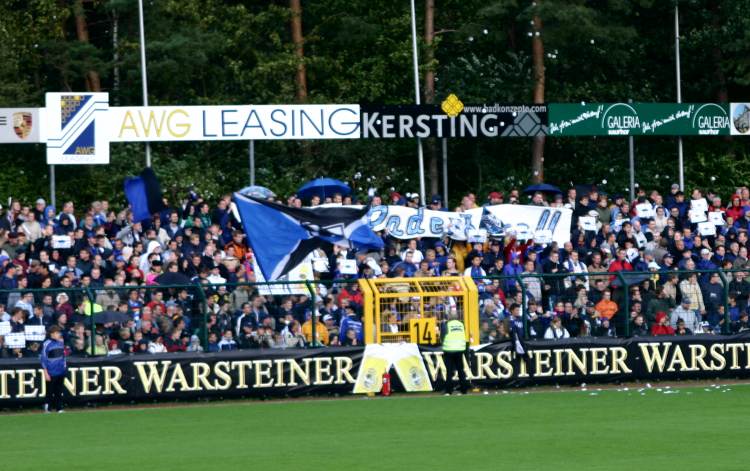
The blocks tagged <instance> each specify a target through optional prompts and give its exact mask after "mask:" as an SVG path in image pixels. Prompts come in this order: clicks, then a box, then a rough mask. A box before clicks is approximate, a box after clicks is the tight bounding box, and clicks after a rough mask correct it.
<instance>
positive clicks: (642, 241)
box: [634, 232, 648, 249]
mask: <svg viewBox="0 0 750 471" xmlns="http://www.w3.org/2000/svg"><path fill="white" fill-rule="evenodd" d="M634 236H635V242H636V243H637V244H638V248H639V249H641V248H643V247H645V246H646V244H647V243H648V240H647V239H646V235H645V234H644V233H643V232H636V233H635V234H634Z"/></svg>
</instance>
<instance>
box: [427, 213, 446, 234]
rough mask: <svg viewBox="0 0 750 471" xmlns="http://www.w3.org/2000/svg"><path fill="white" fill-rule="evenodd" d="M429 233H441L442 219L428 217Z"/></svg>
mask: <svg viewBox="0 0 750 471" xmlns="http://www.w3.org/2000/svg"><path fill="white" fill-rule="evenodd" d="M430 233H431V234H436V235H438V236H442V235H443V220H442V219H440V218H435V217H433V218H430Z"/></svg>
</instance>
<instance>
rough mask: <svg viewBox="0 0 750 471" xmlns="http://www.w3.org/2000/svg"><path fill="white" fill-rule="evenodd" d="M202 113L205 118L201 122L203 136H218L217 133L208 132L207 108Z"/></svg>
mask: <svg viewBox="0 0 750 471" xmlns="http://www.w3.org/2000/svg"><path fill="white" fill-rule="evenodd" d="M201 114H202V115H203V120H202V122H201V124H202V125H203V137H216V134H208V132H207V131H206V110H203V111H202V112H201Z"/></svg>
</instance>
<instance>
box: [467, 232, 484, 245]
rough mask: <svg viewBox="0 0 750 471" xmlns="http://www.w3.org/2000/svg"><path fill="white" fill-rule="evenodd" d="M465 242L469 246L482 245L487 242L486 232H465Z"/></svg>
mask: <svg viewBox="0 0 750 471" xmlns="http://www.w3.org/2000/svg"><path fill="white" fill-rule="evenodd" d="M466 241H467V242H469V243H470V244H484V243H485V242H487V231H486V230H484V229H471V230H469V231H466Z"/></svg>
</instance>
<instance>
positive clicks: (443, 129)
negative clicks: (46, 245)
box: [0, 93, 750, 164]
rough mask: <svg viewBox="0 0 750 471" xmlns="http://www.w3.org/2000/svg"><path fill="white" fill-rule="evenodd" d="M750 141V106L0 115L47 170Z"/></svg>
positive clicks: (1, 129)
mask: <svg viewBox="0 0 750 471" xmlns="http://www.w3.org/2000/svg"><path fill="white" fill-rule="evenodd" d="M730 134H731V135H750V104H747V103H731V104H727V103H577V104H564V103H550V104H498V103H483V104H464V103H463V102H462V101H461V100H460V99H459V98H458V97H457V96H456V95H453V94H451V95H449V96H448V97H447V98H446V99H445V100H443V101H442V102H441V103H440V104H439V105H359V104H304V105H217V106H180V105H175V106H151V107H138V106H136V107H110V106H109V95H108V94H107V93H47V95H46V107H45V108H2V109H0V143H19V144H21V143H38V142H44V143H46V144H47V163H48V164H106V163H109V143H110V142H148V141H166V142H187V141H223V140H227V141H232V140H313V139H360V138H363V139H391V138H392V139H399V138H402V139H403V138H407V139H408V138H430V137H432V138H477V137H485V138H495V137H528V136H538V135H549V136H553V137H556V136H560V137H566V136H724V135H730Z"/></svg>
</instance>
